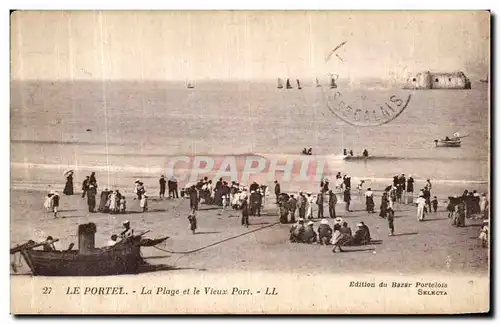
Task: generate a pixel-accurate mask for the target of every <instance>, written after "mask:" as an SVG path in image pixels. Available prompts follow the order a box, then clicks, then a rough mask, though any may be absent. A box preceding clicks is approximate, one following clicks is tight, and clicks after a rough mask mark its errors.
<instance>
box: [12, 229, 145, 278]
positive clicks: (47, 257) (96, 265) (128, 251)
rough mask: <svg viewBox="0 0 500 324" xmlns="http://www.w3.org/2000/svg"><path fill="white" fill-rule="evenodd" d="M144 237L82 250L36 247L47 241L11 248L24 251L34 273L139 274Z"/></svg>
mask: <svg viewBox="0 0 500 324" xmlns="http://www.w3.org/2000/svg"><path fill="white" fill-rule="evenodd" d="M140 240H141V239H140V237H134V238H132V239H126V240H123V241H120V242H118V243H117V244H115V245H114V246H110V247H103V248H96V249H93V250H92V251H91V252H88V253H80V251H78V250H75V251H43V250H35V249H34V248H35V247H37V246H40V245H43V244H44V243H40V244H35V245H27V246H26V245H25V246H24V247H22V248H20V249H19V247H17V248H14V249H11V253H12V252H14V253H15V252H20V253H21V255H22V256H23V258H24V260H25V261H26V263H27V265H28V267H29V268H30V270H31V273H32V274H33V275H34V276H106V275H119V274H133V273H137V272H138V269H139V265H140V264H142V263H143V262H144V261H143V260H142V257H141V254H140Z"/></svg>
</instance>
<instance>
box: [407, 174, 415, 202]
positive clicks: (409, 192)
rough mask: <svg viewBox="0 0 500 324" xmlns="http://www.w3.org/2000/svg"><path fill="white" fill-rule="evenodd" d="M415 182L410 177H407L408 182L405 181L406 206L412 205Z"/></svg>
mask: <svg viewBox="0 0 500 324" xmlns="http://www.w3.org/2000/svg"><path fill="white" fill-rule="evenodd" d="M414 182H415V180H413V178H412V177H411V175H410V176H409V177H408V180H407V181H406V203H407V204H412V203H413V183H414Z"/></svg>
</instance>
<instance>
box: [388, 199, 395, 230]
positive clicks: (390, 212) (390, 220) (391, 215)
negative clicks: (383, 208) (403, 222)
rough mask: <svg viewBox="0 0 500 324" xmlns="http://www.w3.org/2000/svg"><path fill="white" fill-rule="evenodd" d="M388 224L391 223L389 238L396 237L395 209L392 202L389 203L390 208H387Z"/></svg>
mask: <svg viewBox="0 0 500 324" xmlns="http://www.w3.org/2000/svg"><path fill="white" fill-rule="evenodd" d="M387 222H388V223H389V230H390V231H391V232H390V233H389V236H394V208H393V203H392V201H391V202H390V203H389V207H388V208H387Z"/></svg>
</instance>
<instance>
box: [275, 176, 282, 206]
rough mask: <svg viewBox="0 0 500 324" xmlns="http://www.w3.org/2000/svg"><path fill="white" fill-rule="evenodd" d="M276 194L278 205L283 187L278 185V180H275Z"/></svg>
mask: <svg viewBox="0 0 500 324" xmlns="http://www.w3.org/2000/svg"><path fill="white" fill-rule="evenodd" d="M274 184H275V186H274V194H275V195H276V203H278V199H279V196H280V194H281V187H280V184H279V183H278V180H274Z"/></svg>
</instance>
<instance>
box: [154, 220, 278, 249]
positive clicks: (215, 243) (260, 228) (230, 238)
mask: <svg viewBox="0 0 500 324" xmlns="http://www.w3.org/2000/svg"><path fill="white" fill-rule="evenodd" d="M277 224H280V222H275V223H272V224H269V225H266V226H262V227H259V228H256V229H253V230H251V231H248V232H245V233H242V234H238V235H236V236H232V237H228V238H226V239H223V240H221V241H217V242H214V243H212V244H209V245H206V246H202V247H200V248H197V249H194V250H189V251H182V252H179V251H170V250H167V249H162V248H159V247H157V246H153V247H154V248H155V249H158V250H160V251H163V252H167V253H172V254H190V253H195V252H198V251H201V250H204V249H207V248H209V247H212V246H215V245H217V244H221V243H224V242H227V241H230V240H233V239H236V238H238V237H241V236H244V235H247V234H250V233H254V232H257V231H260V230H263V229H266V228H269V227H271V226H275V225H277Z"/></svg>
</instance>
